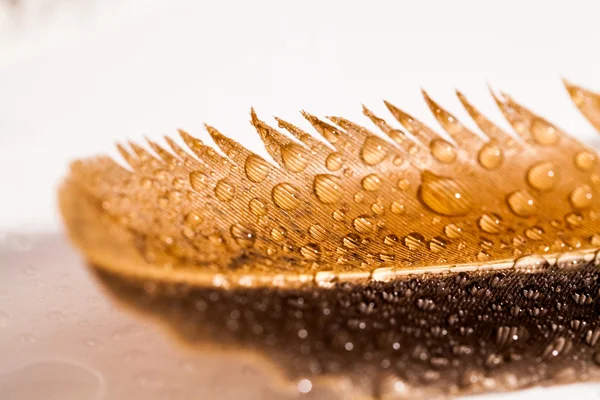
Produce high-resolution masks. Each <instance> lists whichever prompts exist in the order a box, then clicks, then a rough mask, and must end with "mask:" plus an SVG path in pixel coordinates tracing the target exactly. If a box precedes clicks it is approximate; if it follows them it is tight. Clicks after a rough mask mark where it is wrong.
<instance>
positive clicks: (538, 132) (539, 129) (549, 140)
mask: <svg viewBox="0 0 600 400" xmlns="http://www.w3.org/2000/svg"><path fill="white" fill-rule="evenodd" d="M529 129H530V131H531V136H533V139H534V140H535V141H536V142H537V143H538V144H541V145H545V146H550V145H554V144H556V142H558V138H559V136H558V131H557V130H556V128H555V127H553V126H552V125H550V124H549V123H548V122H546V121H544V120H543V119H541V118H534V119H533V120H532V121H531V126H530V128H529Z"/></svg>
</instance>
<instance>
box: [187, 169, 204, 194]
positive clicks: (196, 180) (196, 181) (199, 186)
mask: <svg viewBox="0 0 600 400" xmlns="http://www.w3.org/2000/svg"><path fill="white" fill-rule="evenodd" d="M207 182H208V177H207V176H206V174H205V173H204V172H200V171H192V172H190V185H192V187H193V188H194V189H195V190H198V191H200V190H203V189H204V188H205V187H206V184H207Z"/></svg>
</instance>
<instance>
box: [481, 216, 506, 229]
mask: <svg viewBox="0 0 600 400" xmlns="http://www.w3.org/2000/svg"><path fill="white" fill-rule="evenodd" d="M501 224H502V218H501V217H500V216H499V215H497V214H493V213H490V214H483V215H482V216H481V218H479V227H480V228H481V229H482V230H483V231H484V232H487V233H491V234H497V233H499V232H500V225H501Z"/></svg>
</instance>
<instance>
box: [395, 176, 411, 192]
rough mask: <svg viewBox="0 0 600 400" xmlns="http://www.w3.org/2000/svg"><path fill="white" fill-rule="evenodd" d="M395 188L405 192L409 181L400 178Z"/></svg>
mask: <svg viewBox="0 0 600 400" xmlns="http://www.w3.org/2000/svg"><path fill="white" fill-rule="evenodd" d="M396 186H398V189H400V190H402V191H406V190H407V189H408V188H409V187H410V181H409V180H408V179H406V178H400V179H398V183H397V185H396Z"/></svg>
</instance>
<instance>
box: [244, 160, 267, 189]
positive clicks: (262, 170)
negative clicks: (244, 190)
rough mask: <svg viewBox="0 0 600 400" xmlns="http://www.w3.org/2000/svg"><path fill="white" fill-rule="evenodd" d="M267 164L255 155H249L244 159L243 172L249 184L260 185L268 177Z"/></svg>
mask: <svg viewBox="0 0 600 400" xmlns="http://www.w3.org/2000/svg"><path fill="white" fill-rule="evenodd" d="M270 170H271V168H270V167H269V164H268V163H267V162H266V161H265V160H264V159H263V158H262V157H259V156H257V155H254V154H251V155H249V156H248V157H247V158H246V163H245V165H244V171H245V172H246V176H247V177H248V179H249V180H250V181H251V182H254V183H260V182H262V181H264V180H265V179H266V178H267V176H269V172H270Z"/></svg>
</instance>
